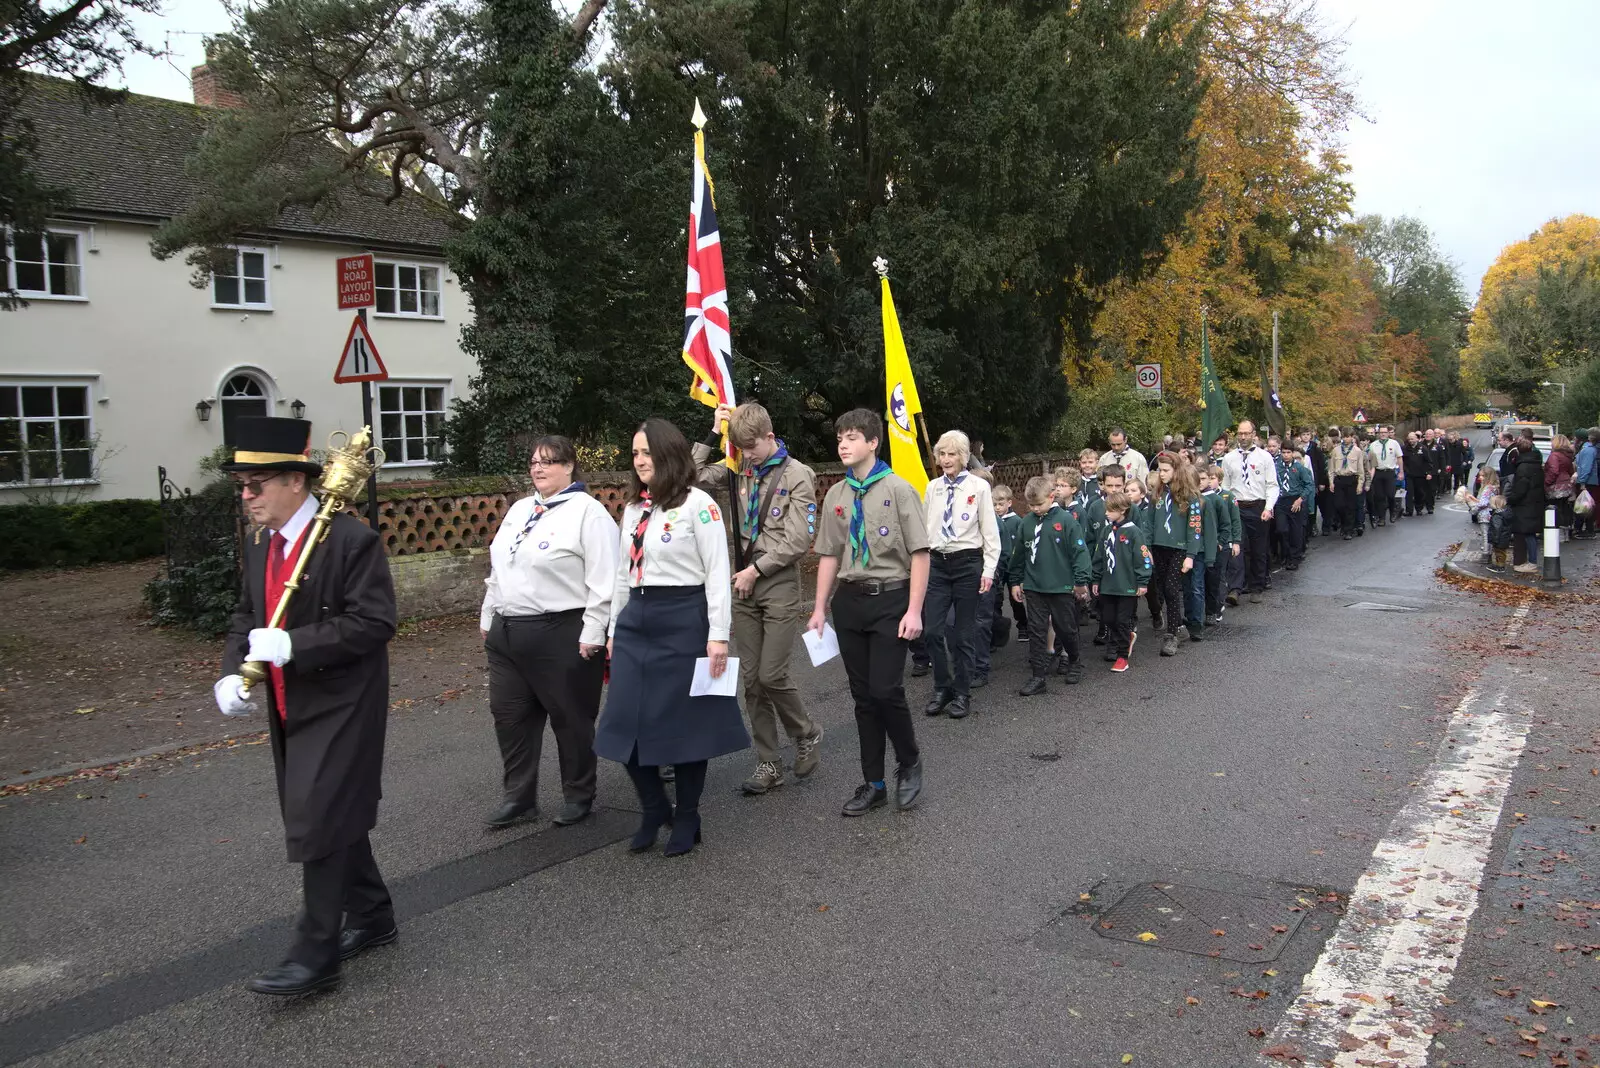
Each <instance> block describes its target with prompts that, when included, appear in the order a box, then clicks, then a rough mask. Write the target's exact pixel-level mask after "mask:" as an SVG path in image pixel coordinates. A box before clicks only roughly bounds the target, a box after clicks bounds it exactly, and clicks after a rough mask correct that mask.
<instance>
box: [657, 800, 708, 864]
mask: <svg viewBox="0 0 1600 1068" xmlns="http://www.w3.org/2000/svg"><path fill="white" fill-rule="evenodd" d="M699 844H700V813H699V812H682V811H680V812H679V813H678V815H677V819H676V820H675V821H674V822H673V824H672V835H671V837H669V838H668V839H667V848H666V849H664V850H662V853H663V854H664V855H666V856H669V857H681V856H683V855H684V854H685V853H692V852H694V847H695V846H697V845H699Z"/></svg>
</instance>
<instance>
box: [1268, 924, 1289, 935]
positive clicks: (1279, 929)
mask: <svg viewBox="0 0 1600 1068" xmlns="http://www.w3.org/2000/svg"><path fill="white" fill-rule="evenodd" d="M1288 929H1289V928H1288V927H1286V926H1285V925H1283V924H1281V923H1275V924H1273V925H1272V933H1273V934H1283V932H1285V931H1287V930H1288Z"/></svg>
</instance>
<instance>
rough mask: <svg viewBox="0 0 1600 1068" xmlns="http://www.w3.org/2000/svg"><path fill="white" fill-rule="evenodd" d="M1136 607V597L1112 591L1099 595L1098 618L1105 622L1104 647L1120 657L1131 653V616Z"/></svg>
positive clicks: (1137, 602)
mask: <svg viewBox="0 0 1600 1068" xmlns="http://www.w3.org/2000/svg"><path fill="white" fill-rule="evenodd" d="M1138 608H1139V598H1138V597H1133V596H1127V597H1119V596H1117V595H1116V594H1114V593H1102V594H1101V595H1100V618H1101V619H1102V620H1104V621H1105V624H1106V648H1107V649H1110V650H1111V651H1112V652H1113V653H1115V654H1117V655H1118V656H1120V657H1128V656H1132V655H1133V645H1132V643H1133V617H1134V613H1135V612H1137V611H1138Z"/></svg>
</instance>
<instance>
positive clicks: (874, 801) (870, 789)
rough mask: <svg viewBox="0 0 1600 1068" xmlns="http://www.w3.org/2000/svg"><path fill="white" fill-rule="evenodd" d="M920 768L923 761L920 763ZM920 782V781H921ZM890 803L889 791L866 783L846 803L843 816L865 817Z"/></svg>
mask: <svg viewBox="0 0 1600 1068" xmlns="http://www.w3.org/2000/svg"><path fill="white" fill-rule="evenodd" d="M918 765H919V767H920V765H921V761H918ZM919 781H920V779H919ZM888 803H889V791H888V790H886V789H884V788H883V787H881V786H874V785H872V784H871V783H870V782H864V783H862V784H861V785H860V786H857V787H856V792H855V793H853V794H851V795H850V800H848V801H846V802H845V803H844V809H843V810H842V811H841V812H840V813H839V814H840V815H841V816H865V815H866V814H867V813H869V812H871V811H872V810H873V809H875V808H882V807H883V806H884V805H887V804H888Z"/></svg>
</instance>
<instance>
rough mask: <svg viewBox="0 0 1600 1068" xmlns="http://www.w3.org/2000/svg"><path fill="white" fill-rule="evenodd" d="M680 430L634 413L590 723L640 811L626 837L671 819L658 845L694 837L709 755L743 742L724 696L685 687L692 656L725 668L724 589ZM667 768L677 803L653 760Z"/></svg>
mask: <svg viewBox="0 0 1600 1068" xmlns="http://www.w3.org/2000/svg"><path fill="white" fill-rule="evenodd" d="M695 478H696V467H695V463H694V459H693V457H692V456H691V454H690V452H689V443H688V442H687V441H685V440H684V437H683V434H682V432H680V431H679V430H678V428H677V427H675V426H673V425H672V424H671V423H669V422H667V421H666V420H665V419H646V420H645V421H644V425H642V426H641V427H639V430H638V432H637V433H635V434H634V435H633V486H632V488H631V490H630V492H629V499H628V507H627V509H626V510H625V511H624V512H623V513H622V532H621V539H620V547H619V550H618V555H619V556H620V557H621V560H620V563H619V566H618V569H617V572H616V576H615V581H616V592H615V593H614V594H613V596H612V603H613V605H614V608H615V611H614V612H613V613H612V618H611V635H612V639H611V646H610V653H611V688H610V691H609V692H608V693H607V696H606V709H605V713H604V715H602V716H601V717H600V725H599V727H598V728H597V729H596V730H595V739H594V748H595V752H597V753H599V754H600V755H601V756H603V757H605V758H606V759H607V760H615V761H616V762H617V763H619V764H622V765H624V766H625V767H626V768H627V770H628V777H629V778H631V779H632V780H633V785H634V789H636V790H637V791H638V792H639V804H640V807H641V809H642V811H643V814H642V818H641V820H640V823H639V830H638V832H637V833H636V834H634V836H633V841H632V842H631V843H630V844H629V848H630V849H631V850H632V851H633V852H635V853H642V852H644V851H645V850H647V849H650V848H651V847H652V846H654V845H655V842H656V836H657V835H658V834H659V833H660V831H661V828H662V827H663V826H664V825H667V824H670V825H671V826H672V836H671V838H670V839H669V840H668V841H667V847H666V850H665V852H666V855H667V856H669V857H675V856H681V855H682V854H685V853H688V852H690V851H691V850H693V849H694V847H695V844H696V843H697V842H699V841H700V793H701V791H702V790H703V789H704V788H705V784H706V764H707V762H708V761H710V760H711V758H712V757H718V756H722V755H724V754H726V753H737V752H740V751H741V750H745V749H748V748H750V734H749V732H748V731H746V730H745V726H744V716H743V715H742V714H741V713H740V711H739V701H738V699H737V698H735V697H731V696H729V697H719V696H713V695H709V694H707V695H702V696H698V697H691V696H690V695H689V690H690V683H691V682H692V681H693V678H694V674H695V662H696V661H697V660H699V659H701V658H704V659H705V660H707V661H708V662H709V663H708V664H707V669H708V673H709V674H710V676H711V678H712V679H720V678H721V677H722V676H723V674H724V673H725V672H726V670H727V667H728V632H729V629H730V628H731V626H732V623H733V596H732V589H731V579H730V577H729V571H730V568H729V566H728V532H727V529H726V528H725V527H724V526H723V521H722V513H721V511H720V510H719V509H718V507H717V504H716V502H715V501H713V500H712V499H711V497H710V496H708V495H707V494H706V493H705V491H704V490H700V489H697V488H695V486H694V482H695ZM664 764H673V765H676V767H677V787H676V789H677V805H676V806H672V805H669V804H668V802H667V791H666V787H664V786H663V785H662V783H661V775H660V770H659V769H660V768H661V766H662V765H664Z"/></svg>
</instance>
